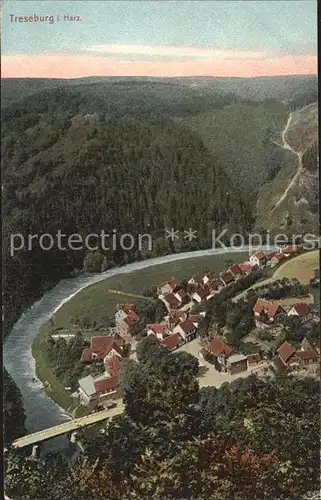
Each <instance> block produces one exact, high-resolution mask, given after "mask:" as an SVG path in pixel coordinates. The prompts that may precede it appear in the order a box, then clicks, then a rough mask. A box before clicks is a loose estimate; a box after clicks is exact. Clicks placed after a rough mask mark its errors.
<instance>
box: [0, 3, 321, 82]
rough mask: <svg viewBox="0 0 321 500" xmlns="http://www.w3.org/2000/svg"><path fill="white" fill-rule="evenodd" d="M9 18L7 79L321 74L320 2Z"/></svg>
mask: <svg viewBox="0 0 321 500" xmlns="http://www.w3.org/2000/svg"><path fill="white" fill-rule="evenodd" d="M30 16H31V17H32V18H33V21H31V20H30V19H29V18H30ZM34 16H37V17H38V18H40V17H41V16H47V21H40V20H38V21H35V20H34V19H35V18H34ZM50 16H52V17H50ZM65 16H69V19H67V18H65ZM77 16H79V20H76V19H77ZM1 17H2V23H1V29H2V49H1V52H2V64H1V67H2V77H41V78H76V77H84V76H158V77H159V76H196V75H198V76H236V77H253V76H262V75H289V74H316V73H317V2H316V1H311V0H287V1H284V0H260V1H250V0H246V1H242V0H238V1H234V0H228V1H223V0H221V1H219V0H217V1H216V0H205V1H203V0H190V1H188V0H178V1H171V0H153V1H144V0H134V1H131V0H126V1H123V0H118V1H112V0H105V1H95V0H84V1H78V0H74V1H64V0H55V1H41V0H36V1H27V0H21V1H14V0H3V1H2V8H1ZM19 17H22V18H24V17H26V18H27V19H28V21H27V22H25V21H22V22H20V21H19ZM70 17H73V18H74V19H70Z"/></svg>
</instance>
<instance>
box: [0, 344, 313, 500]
mask: <svg viewBox="0 0 321 500" xmlns="http://www.w3.org/2000/svg"><path fill="white" fill-rule="evenodd" d="M137 358H138V361H134V360H125V361H123V362H122V366H121V385H122V389H123V395H124V404H125V413H124V414H122V415H119V416H117V417H114V418H113V419H112V420H111V421H110V422H109V424H107V428H106V429H105V432H104V433H101V432H100V433H95V432H93V431H92V430H90V429H88V430H84V431H83V432H82V435H81V437H80V439H81V442H82V444H83V447H84V456H83V457H82V458H81V459H80V460H79V461H78V462H77V463H76V464H75V465H74V466H73V467H71V468H70V467H69V466H68V464H67V462H66V461H65V460H64V459H63V458H62V457H59V456H56V457H52V456H50V457H47V459H45V460H43V461H35V460H33V459H31V458H25V457H23V456H20V455H19V454H15V453H13V454H10V455H9V457H8V459H7V461H6V470H5V487H6V492H7V494H9V495H12V496H13V497H14V498H19V500H43V499H44V498H46V499H48V500H89V499H93V498H94V499H95V500H100V499H101V500H105V499H106V498H113V499H115V500H130V499H133V500H134V499H135V500H138V499H139V500H145V499H146V500H151V499H161V500H165V499H182V498H184V499H195V498H197V499H199V500H231V499H234V500H246V499H248V498H253V499H254V500H274V499H276V498H277V499H279V500H298V499H300V500H302V499H304V498H306V497H305V495H306V494H307V493H308V492H315V491H316V490H317V489H318V488H319V479H320V478H319V476H320V471H319V414H318V412H317V411H316V408H318V403H319V391H318V388H319V382H318V380H316V379H313V378H309V377H302V378H298V377H292V376H289V377H286V376H279V377H275V378H274V377H273V378H267V379H260V378H258V377H257V376H255V375H251V376H249V377H247V378H244V379H243V378H240V379H238V380H236V381H234V382H232V383H230V384H228V383H225V384H223V385H222V386H221V387H220V388H215V387H208V388H203V389H199V386H198V379H197V375H198V370H199V366H198V360H197V359H196V358H194V357H193V356H191V355H190V354H188V353H185V352H180V353H169V352H168V351H167V350H166V349H164V348H162V347H161V346H160V344H159V343H158V342H157V341H156V339H155V338H153V337H152V336H151V337H147V338H145V339H143V340H142V341H141V342H140V343H139V344H138V347H137Z"/></svg>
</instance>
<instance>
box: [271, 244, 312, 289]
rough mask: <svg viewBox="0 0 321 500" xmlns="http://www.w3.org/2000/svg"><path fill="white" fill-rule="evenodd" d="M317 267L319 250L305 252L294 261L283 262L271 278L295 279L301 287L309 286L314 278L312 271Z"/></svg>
mask: <svg viewBox="0 0 321 500" xmlns="http://www.w3.org/2000/svg"><path fill="white" fill-rule="evenodd" d="M318 267H319V250H313V251H312V252H306V253H304V254H302V255H299V256H298V257H295V258H294V259H291V260H289V261H288V262H285V264H283V265H282V266H280V267H279V268H278V269H277V270H276V271H275V273H274V274H273V278H275V279H281V278H290V279H291V278H297V279H298V280H299V281H300V283H302V284H303V285H307V284H309V282H310V280H311V279H312V278H313V277H314V272H313V270H314V269H317V268H318Z"/></svg>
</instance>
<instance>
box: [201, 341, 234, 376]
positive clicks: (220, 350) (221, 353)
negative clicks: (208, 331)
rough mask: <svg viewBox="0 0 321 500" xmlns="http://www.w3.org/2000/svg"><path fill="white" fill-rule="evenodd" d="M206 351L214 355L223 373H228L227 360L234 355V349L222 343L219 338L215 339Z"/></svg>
mask: <svg viewBox="0 0 321 500" xmlns="http://www.w3.org/2000/svg"><path fill="white" fill-rule="evenodd" d="M206 350H207V351H208V352H209V353H211V354H214V356H215V357H216V360H217V362H218V364H219V366H220V369H221V370H222V371H223V372H227V359H228V357H229V356H231V354H232V353H233V349H232V348H231V347H230V346H228V345H227V344H225V343H224V342H222V340H221V339H220V338H218V337H214V338H213V339H212V340H211V342H209V344H208V345H207V346H206Z"/></svg>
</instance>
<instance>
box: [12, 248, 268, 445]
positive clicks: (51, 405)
mask: <svg viewBox="0 0 321 500" xmlns="http://www.w3.org/2000/svg"><path fill="white" fill-rule="evenodd" d="M262 249H265V250H272V251H273V250H275V248H273V247H262ZM247 251H249V247H247V246H243V247H239V248H234V249H232V248H223V249H221V248H218V249H209V250H197V251H193V252H184V253H179V254H171V255H165V256H163V257H156V258H153V259H148V260H144V261H139V262H133V263H131V264H127V265H125V266H123V267H119V268H115V269H111V270H109V271H106V272H104V273H100V274H95V275H90V276H80V277H77V278H70V279H66V280H62V281H61V282H60V283H59V284H58V285H56V286H55V287H54V288H53V289H51V290H50V291H48V292H46V293H45V294H44V295H43V297H42V298H41V299H40V300H38V301H37V302H35V303H34V304H33V305H32V306H31V307H30V308H29V309H28V310H27V311H26V312H25V313H24V314H23V315H22V316H21V317H20V319H19V320H18V321H17V322H16V323H15V325H14V326H13V328H12V329H11V331H10V334H9V335H8V337H7V338H6V340H5V342H4V347H3V362H4V365H5V367H6V369H7V371H8V372H9V374H10V375H11V376H12V378H13V379H14V381H15V383H16V384H17V386H18V387H19V389H20V391H21V394H22V397H23V403H24V407H25V412H26V416H27V419H26V428H27V431H28V433H32V432H36V431H40V430H43V429H46V428H49V427H52V426H54V425H58V424H60V423H63V422H66V421H67V420H70V418H71V417H70V416H69V415H68V414H67V413H66V412H65V411H64V410H63V409H62V408H60V407H59V406H58V405H57V404H56V403H55V402H54V401H53V400H52V399H50V398H49V397H48V396H47V395H46V394H45V392H44V388H43V385H42V383H41V382H40V381H39V380H38V379H37V378H36V373H35V362H34V359H33V357H32V354H31V346H32V343H33V340H34V338H35V337H36V336H37V334H38V333H39V329H40V327H41V326H42V325H43V323H45V322H46V321H47V320H48V319H49V318H50V316H51V315H52V314H53V313H54V312H56V311H57V310H58V309H59V308H60V307H62V306H63V305H64V304H65V303H66V302H67V301H68V300H70V299H72V297H74V296H75V295H76V294H77V293H78V292H79V291H80V290H82V289H83V288H85V287H87V286H89V285H91V284H93V283H97V282H98V281H102V280H104V279H106V278H108V277H111V276H115V275H118V274H125V273H130V272H132V271H136V270H140V269H144V268H146V267H150V266H153V265H159V264H165V263H167V262H172V261H175V260H180V259H188V258H191V257H202V256H206V255H213V256H214V255H219V254H224V253H232V252H247ZM50 446H51V447H50ZM50 446H47V449H48V450H49V448H50V451H55V450H56V448H57V449H61V448H62V447H65V446H68V442H67V440H66V438H56V439H55V440H52V443H51V444H50Z"/></svg>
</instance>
